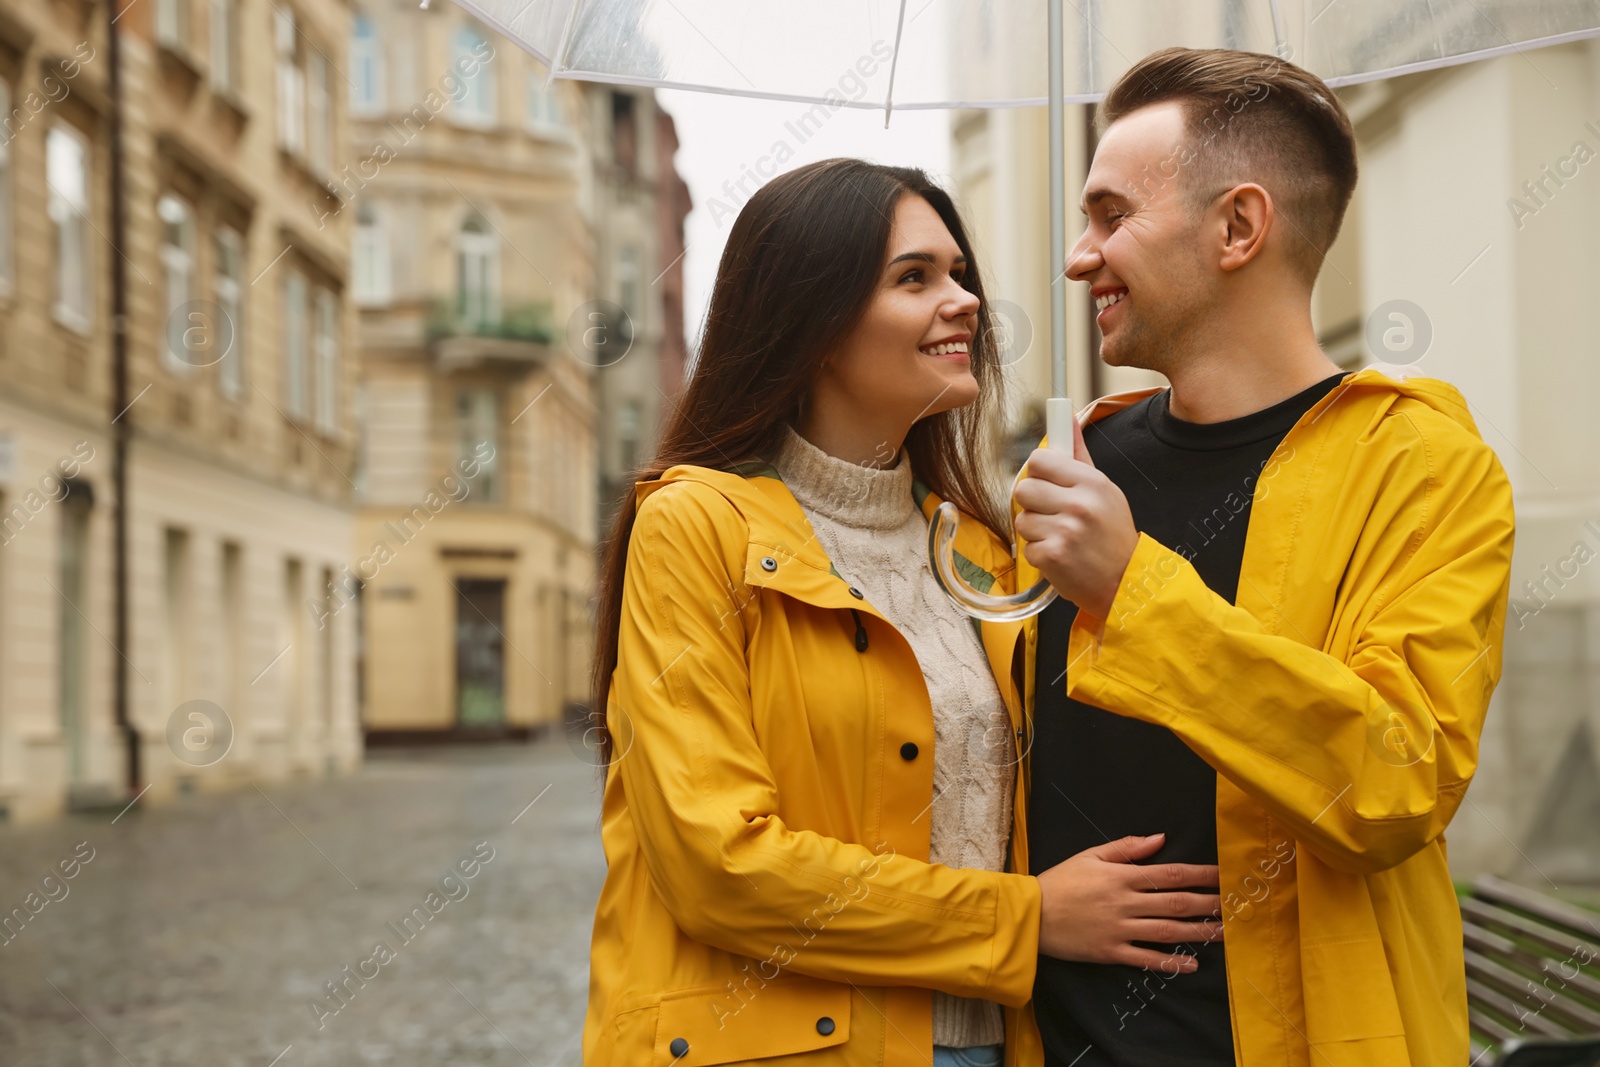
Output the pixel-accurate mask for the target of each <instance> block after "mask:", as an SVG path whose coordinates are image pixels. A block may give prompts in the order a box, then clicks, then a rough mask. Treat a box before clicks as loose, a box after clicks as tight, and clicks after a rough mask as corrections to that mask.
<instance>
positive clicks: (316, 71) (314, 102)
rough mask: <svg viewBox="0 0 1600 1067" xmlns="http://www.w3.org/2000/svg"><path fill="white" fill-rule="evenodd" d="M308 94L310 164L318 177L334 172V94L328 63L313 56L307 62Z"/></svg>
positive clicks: (318, 56) (308, 159) (308, 150)
mask: <svg viewBox="0 0 1600 1067" xmlns="http://www.w3.org/2000/svg"><path fill="white" fill-rule="evenodd" d="M306 71H307V79H306V80H307V81H308V82H309V83H310V90H309V92H308V93H307V108H306V110H307V111H308V113H309V116H310V118H309V121H308V122H307V127H308V129H307V131H306V138H307V141H308V142H309V143H308V144H307V146H306V161H307V162H308V163H310V164H311V169H312V170H314V171H316V172H317V173H318V174H327V173H328V172H329V171H331V170H332V169H333V94H332V93H331V92H329V90H328V61H327V60H326V59H324V58H322V56H320V55H318V54H316V53H313V54H312V55H310V56H309V57H308V58H307V60H306Z"/></svg>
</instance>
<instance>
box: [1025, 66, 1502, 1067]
mask: <svg viewBox="0 0 1600 1067" xmlns="http://www.w3.org/2000/svg"><path fill="white" fill-rule="evenodd" d="M1100 121H1101V122H1102V123H1103V129H1104V133H1103V136H1102V139H1101V141H1100V144H1099V147H1098V149H1097V151H1096V153H1095V157H1094V161H1093V164H1092V166H1091V169H1090V172H1089V175H1088V178H1087V181H1086V183H1085V188H1084V197H1083V204H1082V207H1083V209H1084V211H1085V213H1086V214H1087V216H1088V219H1089V222H1088V228H1087V230H1086V231H1085V232H1084V234H1083V237H1082V238H1081V239H1080V240H1079V241H1078V243H1077V244H1076V246H1075V247H1074V248H1073V250H1072V252H1071V254H1070V256H1069V259H1068V262H1067V264H1066V269H1067V272H1068V275H1069V277H1071V278H1072V279H1073V280H1074V281H1080V282H1084V283H1086V284H1088V285H1089V286H1090V292H1091V293H1092V294H1093V295H1094V296H1095V297H1096V299H1097V305H1098V306H1100V307H1101V309H1100V310H1099V313H1098V316H1097V320H1096V321H1097V323H1098V325H1099V327H1100V330H1101V332H1102V344H1101V358H1103V359H1104V360H1105V361H1106V362H1107V363H1108V364H1111V365H1113V366H1134V367H1144V368H1148V369H1151V370H1155V371H1159V372H1161V373H1162V374H1164V375H1165V376H1166V377H1167V379H1168V380H1169V381H1170V383H1171V388H1170V390H1167V389H1161V390H1154V389H1147V390H1140V391H1137V392H1132V393H1123V394H1118V395H1115V396H1110V397H1104V398H1101V399H1100V400H1098V401H1096V402H1095V403H1094V404H1091V405H1090V406H1089V407H1088V409H1086V411H1084V412H1083V413H1082V414H1081V416H1080V422H1081V424H1082V427H1081V429H1078V428H1077V427H1075V435H1074V441H1073V455H1072V456H1071V457H1070V458H1068V457H1066V456H1064V455H1061V454H1057V453H1053V452H1051V451H1046V450H1043V449H1041V450H1039V451H1036V452H1034V453H1033V455H1032V456H1031V457H1030V458H1029V460H1028V474H1029V477H1028V478H1026V479H1024V480H1023V481H1022V482H1021V483H1020V484H1019V486H1018V488H1017V493H1016V501H1017V506H1018V508H1019V509H1020V512H1019V514H1018V515H1017V518H1016V529H1017V533H1018V536H1019V537H1020V538H1022V539H1023V540H1024V541H1026V542H1027V543H1026V545H1025V547H1024V551H1023V553H1022V557H1023V566H1022V567H1021V568H1020V569H1021V572H1022V573H1021V574H1019V583H1020V584H1019V587H1026V586H1027V584H1028V583H1029V582H1031V581H1033V580H1035V579H1036V576H1037V574H1038V573H1042V574H1043V575H1044V576H1045V577H1046V578H1048V579H1049V580H1050V582H1051V584H1052V585H1053V586H1054V587H1055V588H1056V590H1057V591H1058V592H1059V593H1060V594H1061V596H1060V599H1059V600H1058V601H1056V602H1055V603H1054V604H1052V605H1051V606H1050V607H1049V608H1048V609H1046V611H1045V612H1044V613H1043V614H1042V615H1041V616H1040V617H1039V619H1038V622H1037V627H1036V628H1030V630H1029V632H1028V633H1027V640H1028V641H1029V648H1028V655H1029V657H1030V659H1031V663H1030V664H1029V666H1030V667H1031V670H1032V674H1031V676H1030V677H1029V678H1028V685H1027V688H1028V689H1029V690H1030V691H1031V692H1032V694H1033V696H1032V699H1033V701H1034V704H1033V707H1034V729H1035V734H1034V738H1033V743H1032V749H1031V753H1030V760H1031V767H1030V770H1029V774H1030V776H1031V782H1030V785H1029V802H1028V811H1027V825H1028V834H1029V863H1030V866H1031V869H1032V870H1033V871H1034V872H1036V873H1038V874H1039V876H1040V879H1041V881H1045V880H1047V879H1055V878H1060V879H1070V880H1072V881H1073V882H1074V883H1075V886H1076V887H1077V888H1078V889H1079V890H1080V893H1079V897H1078V899H1079V900H1080V901H1081V911H1080V913H1079V914H1080V916H1081V920H1082V922H1083V923H1084V924H1085V925H1086V926H1087V927H1088V928H1090V929H1096V928H1098V927H1099V926H1101V925H1104V924H1107V923H1110V922H1112V921H1113V920H1114V919H1115V918H1116V916H1113V915H1109V914H1107V913H1106V912H1105V909H1104V908H1103V907H1099V906H1097V904H1096V901H1097V899H1101V898H1103V894H1102V897H1101V898H1097V895H1096V893H1097V889H1096V887H1097V886H1104V885H1105V884H1107V882H1108V880H1112V879H1115V878H1117V877H1119V876H1126V875H1127V873H1128V872H1130V871H1137V872H1138V873H1139V876H1142V877H1146V878H1147V880H1148V881H1149V884H1150V886H1151V887H1152V888H1158V887H1159V888H1161V889H1171V888H1175V887H1174V886H1173V885H1172V884H1171V880H1170V879H1169V878H1168V877H1167V875H1166V867H1165V866H1164V865H1165V864H1167V863H1188V864H1200V865H1204V864H1217V865H1218V866H1219V880H1220V893H1221V897H1222V901H1223V904H1222V920H1223V941H1222V943H1220V944H1208V945H1195V946H1192V947H1190V948H1189V949H1188V950H1187V951H1188V952H1190V953H1192V955H1193V957H1194V964H1195V965H1197V966H1193V965H1191V966H1193V969H1192V971H1191V970H1190V969H1189V967H1185V968H1183V969H1181V970H1180V969H1179V968H1176V967H1174V968H1170V969H1169V968H1165V967H1160V968H1154V969H1151V968H1144V967H1139V966H1137V965H1130V963H1129V962H1123V961H1130V960H1131V957H1130V956H1129V955H1128V950H1129V946H1128V945H1127V944H1126V943H1124V944H1120V945H1119V944H1117V943H1116V942H1115V940H1114V939H1112V938H1109V937H1108V938H1105V939H1104V940H1103V942H1102V944H1100V945H1098V946H1095V947H1091V948H1088V949H1085V950H1083V951H1080V952H1078V953H1077V954H1076V956H1075V957H1074V959H1073V961H1071V962H1068V961H1063V960H1057V959H1050V958H1041V959H1040V961H1039V971H1038V978H1037V981H1036V985H1035V990H1034V1011H1035V1016H1036V1018H1037V1022H1038V1025H1039V1029H1040V1033H1041V1035H1042V1039H1043V1042H1044V1045H1045V1049H1046V1058H1047V1062H1049V1063H1050V1064H1051V1065H1053V1067H1068V1065H1069V1064H1070V1065H1075V1067H1101V1065H1119V1067H1121V1065H1128V1067H1133V1065H1137V1067H1159V1065H1165V1064H1184V1065H1213V1064H1233V1063H1239V1064H1244V1065H1248V1067H1255V1065H1265V1064H1272V1065H1279V1064H1296V1065H1298V1064H1317V1065H1338V1067H1344V1065H1370V1067H1407V1065H1411V1067H1462V1065H1464V1064H1465V1063H1466V1062H1467V1059H1468V1053H1467V1013H1466V993H1465V976H1464V974H1463V965H1462V944H1461V921H1460V914H1459V911H1458V909H1457V906H1456V901H1455V896H1454V893H1453V889H1452V883H1451V879H1450V872H1449V867H1448V864H1447V862H1446V855H1445V843H1444V837H1443V832H1444V829H1445V827H1446V826H1447V825H1448V824H1449V822H1450V819H1451V817H1452V816H1453V815H1454V814H1455V811H1456V809H1457V807H1458V806H1459V805H1460V803H1461V800H1462V796H1463V794H1464V793H1465V791H1466V788H1467V785H1468V783H1469V781H1470V780H1471V777H1472V773H1473V769H1474V767H1475V765H1476V762H1477V748H1478V739H1479V735H1480V732H1481V729H1482V726H1483V719H1484V713H1485V710H1486V708H1487V706H1488V702H1489V695H1490V693H1491V692H1492V691H1493V689H1494V686H1495V683H1496V682H1497V681H1498V680H1499V677H1500V664H1501V655H1500V647H1501V636H1502V632H1503V628H1504V623H1505V610H1506V601H1507V596H1508V593H1509V583H1510V577H1509V575H1510V563H1511V548H1512V536H1513V520H1512V507H1511V489H1510V486H1509V484H1508V481H1507V479H1506V475H1505V472H1504V471H1503V469H1502V468H1501V465H1500V463H1499V462H1498V460H1497V459H1496V458H1495V455H1494V453H1493V452H1492V451H1491V450H1490V449H1489V448H1488V446H1486V445H1485V444H1484V443H1483V441H1482V439H1481V438H1480V437H1479V435H1478V432H1477V429H1476V427H1475V426H1474V424H1473V421H1472V418H1471V416H1470V415H1469V413H1468V410H1467V405H1466V403H1465V402H1464V400H1463V399H1462V397H1461V395H1460V394H1459V393H1458V392H1457V391H1456V389H1455V388H1453V387H1452V386H1450V385H1448V384H1446V383H1444V382H1441V381H1436V380H1433V379H1427V378H1419V377H1414V378H1408V379H1404V380H1396V379H1394V378H1392V377H1390V376H1388V375H1386V374H1383V373H1381V372H1379V371H1377V370H1374V369H1367V370H1363V371H1360V372H1357V373H1350V374H1346V373H1343V372H1341V371H1340V369H1339V367H1338V366H1336V365H1335V364H1334V363H1332V362H1331V361H1330V360H1329V359H1328V358H1327V357H1326V356H1325V355H1324V354H1323V352H1322V351H1321V349H1320V348H1319V347H1318V345H1317V340H1316V335H1315V333H1314V332H1313V329H1312V324H1311V315H1310V295H1311V290H1312V284H1313V282H1314V281H1315V279H1316V276H1317V273H1318V271H1319V270H1320V268H1321V265H1322V259H1323V254H1324V252H1325V251H1326V249H1327V248H1328V246H1329V245H1330V244H1332V242H1333V240H1334V237H1335V236H1336V235H1337V233H1338V230H1339V225H1340V221H1341V219H1342V217H1343V214H1344V211H1345V207H1346V205H1347V204H1348V203H1349V200H1350V195H1351V192H1352V190H1353V189H1354V187H1355V181H1356V159H1355V147H1354V138H1353V134H1352V132H1351V127H1350V122H1349V119H1348V118H1347V116H1346V115H1345V112H1344V109H1343V107H1342V106H1341V104H1340V102H1339V100H1338V99H1337V98H1336V97H1335V96H1334V95H1333V93H1332V92H1331V91H1330V90H1329V89H1328V87H1327V86H1326V85H1325V84H1324V83H1323V82H1322V81H1321V80H1319V79H1318V78H1316V77H1315V76H1314V75H1311V74H1309V73H1307V72H1306V71H1304V70H1302V69H1300V68H1298V67H1296V66H1293V65H1292V64H1289V63H1286V62H1283V61H1280V60H1277V59H1274V58H1273V57H1270V56H1262V55H1257V54H1252V53H1245V52H1235V51H1224V50H1206V51H1196V50H1190V49H1168V50H1165V51H1162V52H1158V53H1155V54H1153V55H1151V56H1149V57H1147V58H1146V59H1144V60H1143V61H1141V62H1140V63H1139V64H1137V65H1136V66H1135V67H1134V68H1133V69H1131V70H1130V71H1128V73H1127V74H1126V75H1124V76H1123V78H1122V79H1121V80H1120V81H1119V82H1118V83H1117V85H1116V86H1114V87H1113V88H1112V89H1111V91H1110V92H1109V93H1108V94H1107V96H1106V99H1105V103H1104V105H1103V108H1102V110H1101V114H1100ZM1034 568H1037V571H1035V570H1034ZM1157 833H1161V834H1164V835H1165V837H1164V838H1162V839H1161V841H1160V847H1159V850H1157V851H1155V852H1154V854H1153V855H1152V854H1151V853H1150V850H1148V849H1142V850H1138V854H1137V855H1131V854H1130V855H1127V856H1124V857H1122V859H1123V860H1124V861H1126V862H1121V863H1119V862H1117V861H1116V860H1115V859H1103V858H1102V859H1096V858H1094V857H1092V856H1091V857H1087V858H1085V859H1083V860H1082V861H1079V862H1077V863H1074V864H1067V865H1066V866H1064V867H1061V868H1057V869H1056V870H1053V871H1052V870H1051V868H1052V867H1053V865H1055V864H1058V863H1061V862H1062V861H1063V860H1066V859H1068V858H1069V857H1072V856H1075V855H1077V854H1079V853H1082V852H1083V851H1084V850H1085V849H1086V848H1090V847H1092V846H1104V845H1105V844H1106V842H1108V841H1115V840H1119V839H1122V838H1125V837H1127V836H1129V835H1139V836H1143V835H1154V834H1157ZM1129 863H1133V864H1136V865H1135V866H1130V865H1129ZM1208 891H1209V890H1208ZM1047 899H1059V897H1052V896H1051V895H1050V894H1047ZM1171 918H1173V919H1177V920H1181V919H1184V918H1192V916H1183V915H1175V916H1171ZM1163 947H1164V948H1170V946H1163ZM1180 951H1184V950H1182V949H1180ZM1030 1036H1031V1035H1030Z"/></svg>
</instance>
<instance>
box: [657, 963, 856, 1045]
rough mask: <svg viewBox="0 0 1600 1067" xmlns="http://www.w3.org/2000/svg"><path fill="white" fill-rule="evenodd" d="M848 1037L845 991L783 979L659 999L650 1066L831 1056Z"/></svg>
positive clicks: (833, 984) (835, 985) (807, 980)
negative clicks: (824, 1052) (823, 1052)
mask: <svg viewBox="0 0 1600 1067" xmlns="http://www.w3.org/2000/svg"><path fill="white" fill-rule="evenodd" d="M849 1037H850V987H849V986H847V985H841V984H839V983H837V982H825V981H822V980H820V979H816V978H809V977H806V976H803V975H796V974H787V975H781V976H780V977H778V978H776V979H775V980H773V981H770V982H766V983H764V984H763V983H760V982H758V981H750V982H747V983H744V984H742V985H740V984H736V983H725V984H723V985H721V986H702V987H699V988H698V989H692V990H683V991H680V992H674V993H668V994H666V995H664V996H663V997H662V998H661V1003H660V1006H659V1007H658V1009H657V1017H656V1029H655V1044H654V1048H653V1050H652V1051H651V1054H650V1059H649V1063H650V1064H651V1065H652V1067H669V1065H676V1067H701V1065H711V1064H719V1063H736V1062H743V1061H745V1060H759V1059H766V1058H767V1057H769V1056H787V1055H793V1054H795V1053H801V1052H810V1051H813V1050H815V1049H823V1048H830V1047H832V1046H834V1045H842V1044H843V1043H844V1042H845V1041H847V1040H848V1039H849Z"/></svg>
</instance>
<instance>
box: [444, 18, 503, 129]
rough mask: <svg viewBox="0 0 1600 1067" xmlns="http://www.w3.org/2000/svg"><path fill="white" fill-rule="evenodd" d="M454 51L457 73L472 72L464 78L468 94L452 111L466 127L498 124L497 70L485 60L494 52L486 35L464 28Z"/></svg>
mask: <svg viewBox="0 0 1600 1067" xmlns="http://www.w3.org/2000/svg"><path fill="white" fill-rule="evenodd" d="M454 51H455V57H454V59H455V69H456V72H457V73H458V74H460V73H461V72H462V71H471V72H472V73H471V74H463V75H462V78H461V81H462V83H463V84H464V86H465V91H464V92H463V93H462V95H461V99H460V100H458V101H456V106H455V108H454V110H453V112H452V113H453V114H454V116H455V120H456V121H457V122H458V123H461V124H462V125H465V126H488V125H490V124H492V123H493V122H494V91H495V83H494V68H493V67H491V66H490V65H489V64H487V63H486V62H484V57H485V56H493V55H494V50H493V49H492V48H491V47H490V45H489V42H488V40H487V39H485V38H484V36H483V34H481V33H479V32H478V31H477V30H475V29H473V28H472V27H471V26H463V27H461V29H459V30H457V31H456V36H455V48H454Z"/></svg>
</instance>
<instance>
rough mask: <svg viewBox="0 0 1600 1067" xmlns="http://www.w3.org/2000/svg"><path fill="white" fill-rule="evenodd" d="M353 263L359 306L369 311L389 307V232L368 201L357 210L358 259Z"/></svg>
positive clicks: (356, 244)
mask: <svg viewBox="0 0 1600 1067" xmlns="http://www.w3.org/2000/svg"><path fill="white" fill-rule="evenodd" d="M352 259H353V262H352V263H351V274H352V286H353V288H354V292H355V298H356V303H357V304H362V305H365V306H368V307H371V306H378V305H383V304H387V303H388V302H389V294H390V273H389V231H388V230H386V229H385V228H384V225H383V220H382V219H381V218H379V216H378V210H377V208H375V207H373V206H372V204H371V203H369V202H367V201H365V200H363V201H362V202H361V205H360V206H359V207H358V208H356V236H355V255H354V256H353V257H352Z"/></svg>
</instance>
